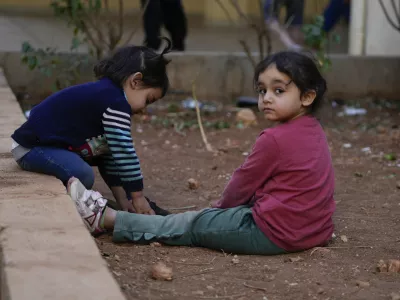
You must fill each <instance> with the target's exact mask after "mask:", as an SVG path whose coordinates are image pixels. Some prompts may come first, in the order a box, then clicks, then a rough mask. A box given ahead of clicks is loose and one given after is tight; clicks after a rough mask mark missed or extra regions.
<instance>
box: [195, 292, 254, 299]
mask: <svg viewBox="0 0 400 300" xmlns="http://www.w3.org/2000/svg"><path fill="white" fill-rule="evenodd" d="M243 296H246V293H242V294H236V295H230V296H229V295H227V296H218V295H217V296H215V297H200V299H231V298H237V297H243Z"/></svg>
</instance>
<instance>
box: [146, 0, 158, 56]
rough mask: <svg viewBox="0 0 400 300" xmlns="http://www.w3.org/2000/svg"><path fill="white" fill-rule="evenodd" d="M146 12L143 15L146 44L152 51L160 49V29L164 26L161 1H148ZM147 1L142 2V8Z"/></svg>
mask: <svg viewBox="0 0 400 300" xmlns="http://www.w3.org/2000/svg"><path fill="white" fill-rule="evenodd" d="M148 1H149V3H148V5H147V8H146V11H145V12H144V14H143V27H144V33H145V38H144V44H145V45H146V46H147V47H149V48H152V49H155V50H157V49H158V48H160V45H161V40H160V38H159V37H160V29H161V25H162V10H161V4H160V0H148ZM146 2H147V1H146V0H141V4H142V8H144V5H145V4H146Z"/></svg>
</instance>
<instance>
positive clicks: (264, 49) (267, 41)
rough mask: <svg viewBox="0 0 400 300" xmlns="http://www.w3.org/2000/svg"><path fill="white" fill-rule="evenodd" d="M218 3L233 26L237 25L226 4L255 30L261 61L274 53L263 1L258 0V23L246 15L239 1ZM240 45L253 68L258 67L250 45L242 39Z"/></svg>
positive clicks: (217, 0) (221, 0)
mask: <svg viewBox="0 0 400 300" xmlns="http://www.w3.org/2000/svg"><path fill="white" fill-rule="evenodd" d="M216 2H217V4H218V5H219V6H220V7H221V9H222V10H223V11H224V13H225V15H226V17H227V18H228V20H229V21H230V23H231V24H232V25H235V22H234V21H233V19H232V17H231V15H230V14H229V11H228V9H227V7H226V6H225V5H226V4H228V5H231V6H232V8H234V10H235V11H236V13H237V14H238V15H239V17H240V20H242V21H244V22H245V23H246V25H247V27H248V28H250V29H252V30H254V33H255V34H256V36H257V43H258V53H259V58H258V60H259V61H262V60H263V59H264V58H265V57H266V56H268V55H270V54H271V51H272V42H271V35H270V32H269V30H268V28H267V26H266V24H265V20H264V14H263V0H257V3H258V7H259V12H260V13H259V16H258V20H256V21H254V20H252V19H251V18H250V17H248V16H247V15H246V13H245V12H244V11H243V9H242V8H241V6H240V5H239V2H238V0H229V2H228V1H226V0H216ZM239 43H240V45H241V46H242V48H243V50H244V51H245V53H246V56H247V58H248V59H249V61H250V62H251V64H252V66H253V67H254V68H255V67H256V66H257V61H256V60H254V58H253V55H252V54H251V50H250V47H249V45H248V44H247V42H246V41H245V40H244V39H240V40H239Z"/></svg>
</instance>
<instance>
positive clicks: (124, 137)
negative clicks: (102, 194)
mask: <svg viewBox="0 0 400 300" xmlns="http://www.w3.org/2000/svg"><path fill="white" fill-rule="evenodd" d="M102 123H103V127H104V134H105V136H106V139H107V143H108V147H109V148H110V151H111V156H112V161H110V162H109V163H107V162H106V164H105V170H106V172H107V174H109V175H116V176H118V177H119V179H120V181H121V182H122V185H123V188H124V190H125V191H126V192H127V193H129V194H130V195H131V197H132V202H133V206H134V208H135V210H136V212H137V213H144V214H154V211H153V210H152V209H151V208H150V206H149V204H148V202H147V200H146V199H145V198H144V195H143V193H142V190H143V176H142V172H141V168H140V162H139V158H138V157H137V155H136V150H135V148H134V145H133V141H132V136H131V117H130V115H129V114H128V113H125V112H122V111H119V110H116V109H111V108H107V110H106V111H105V113H104V114H103V119H102Z"/></svg>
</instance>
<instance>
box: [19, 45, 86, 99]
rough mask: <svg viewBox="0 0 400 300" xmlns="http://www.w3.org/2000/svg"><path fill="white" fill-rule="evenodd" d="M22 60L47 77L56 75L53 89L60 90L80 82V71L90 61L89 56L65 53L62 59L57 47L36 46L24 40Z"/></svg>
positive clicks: (30, 68) (30, 67) (29, 67)
mask: <svg viewBox="0 0 400 300" xmlns="http://www.w3.org/2000/svg"><path fill="white" fill-rule="evenodd" d="M21 62H22V63H23V64H25V65H26V66H27V67H28V69H29V70H31V71H33V70H37V71H39V72H40V73H42V74H43V75H45V76H46V77H54V80H55V82H54V86H53V87H52V90H53V91H58V90H61V89H64V88H66V87H68V86H70V85H72V84H75V83H77V82H78V79H79V76H80V72H79V71H80V69H81V67H82V66H83V65H87V64H88V63H89V57H88V56H87V55H82V56H79V58H78V57H72V56H65V55H64V59H61V54H60V53H59V52H57V49H56V48H50V47H47V48H45V49H42V48H34V47H33V46H32V45H31V44H30V43H29V42H24V43H23V44H22V48H21Z"/></svg>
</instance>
